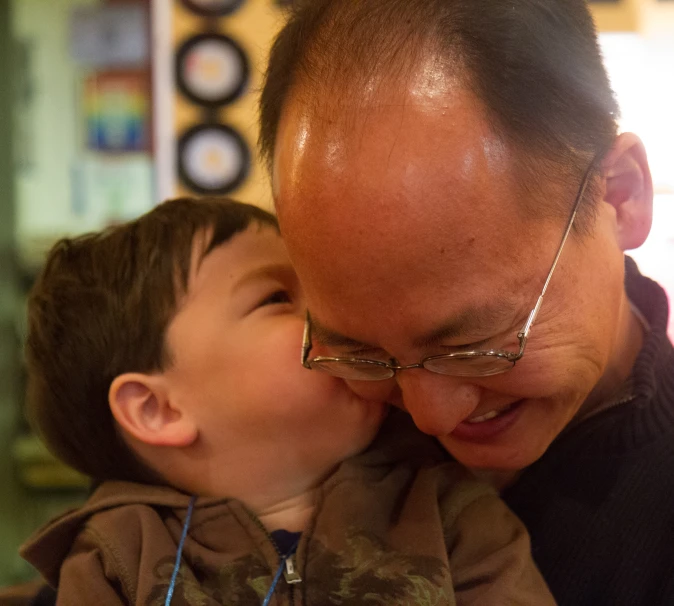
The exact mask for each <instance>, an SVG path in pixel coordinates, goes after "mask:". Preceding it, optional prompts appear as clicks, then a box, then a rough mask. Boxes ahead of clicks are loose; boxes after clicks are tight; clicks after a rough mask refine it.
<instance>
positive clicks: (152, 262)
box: [26, 198, 278, 483]
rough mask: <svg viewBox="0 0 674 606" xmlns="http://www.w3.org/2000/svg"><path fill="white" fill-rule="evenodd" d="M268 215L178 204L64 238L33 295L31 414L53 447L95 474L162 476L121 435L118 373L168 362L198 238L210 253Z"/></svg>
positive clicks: (223, 204) (269, 221) (213, 204)
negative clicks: (113, 397) (114, 393)
mask: <svg viewBox="0 0 674 606" xmlns="http://www.w3.org/2000/svg"><path fill="white" fill-rule="evenodd" d="M251 224H258V225H260V226H270V227H272V228H273V229H276V230H277V229H278V226H277V223H276V219H275V217H274V216H273V215H271V214H269V213H268V212H266V211H264V210H262V209H260V208H257V207H255V206H250V205H248V204H241V203H238V202H233V201H230V200H219V199H203V200H196V199H189V198H181V199H177V200H171V201H168V202H165V203H163V204H161V205H159V206H158V207H157V208H155V209H154V210H152V211H150V212H149V213H147V214H146V215H143V216H142V217H140V218H139V219H137V220H135V221H132V222H130V223H126V224H124V225H120V226H116V227H112V228H110V229H107V230H105V231H103V232H101V233H95V234H88V235H84V236H80V237H77V238H73V239H64V240H61V241H60V242H58V243H57V244H56V245H55V246H54V247H53V248H52V250H51V252H50V253H49V255H48V258H47V261H46V264H45V266H44V269H43V271H42V273H41V275H40V276H39V278H38V280H37V282H36V284H35V286H34V287H33V290H32V292H31V294H30V297H29V300H28V338H27V342H26V361H27V367H28V398H27V406H28V416H29V418H30V420H31V422H32V424H33V426H34V427H35V429H36V431H37V432H38V434H39V435H40V437H41V438H42V439H43V440H44V442H45V443H46V445H47V447H48V448H49V449H50V450H51V451H52V452H53V453H54V454H55V455H56V456H57V457H59V458H60V459H62V460H63V461H64V462H66V463H67V464H69V465H71V466H72V467H74V468H75V469H78V470H79V471H81V472H82V473H84V474H87V475H89V476H90V477H92V478H94V479H95V480H98V481H102V480H129V481H136V482H146V483H147V482H155V481H159V479H158V478H157V477H156V476H155V475H154V474H153V473H152V471H151V470H148V469H146V468H145V466H144V465H142V464H141V463H140V462H139V461H138V460H137V458H136V457H135V456H134V455H133V453H132V452H131V450H130V449H129V448H128V447H127V446H126V443H125V442H124V441H123V439H122V438H121V437H120V435H119V433H118V430H117V426H116V424H115V421H114V419H113V417H112V413H111V411H110V407H109V404H108V391H109V389H110V385H111V383H112V381H113V380H114V378H115V377H117V376H119V375H120V374H123V373H125V372H142V373H150V372H155V371H161V370H163V369H165V368H166V367H168V366H170V364H171V353H170V352H169V351H167V348H166V343H165V333H166V329H167V327H168V325H169V323H170V321H171V320H172V318H173V317H174V315H175V313H176V312H177V311H178V307H179V305H180V300H181V297H182V296H183V295H184V293H185V292H186V291H187V285H188V280H189V273H190V263H191V260H192V257H193V246H194V241H195V237H196V236H197V235H199V234H204V235H207V236H209V237H210V240H209V241H208V242H206V246H205V248H204V250H203V253H202V254H203V256H206V255H207V254H208V253H209V252H211V251H212V250H213V249H215V248H216V247H218V246H220V245H221V244H223V243H225V242H227V241H228V240H229V239H230V238H232V237H233V236H234V235H235V234H237V233H239V232H242V231H244V230H245V229H246V228H248V226H250V225H251Z"/></svg>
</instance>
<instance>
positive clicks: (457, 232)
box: [274, 69, 623, 469]
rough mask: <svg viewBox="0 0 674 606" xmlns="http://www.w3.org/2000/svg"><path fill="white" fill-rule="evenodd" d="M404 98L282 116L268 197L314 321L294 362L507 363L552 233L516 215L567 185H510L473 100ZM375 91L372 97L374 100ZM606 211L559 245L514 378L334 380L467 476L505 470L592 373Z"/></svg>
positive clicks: (612, 320)
mask: <svg viewBox="0 0 674 606" xmlns="http://www.w3.org/2000/svg"><path fill="white" fill-rule="evenodd" d="M419 73H422V74H425V75H423V76H420V78H419V81H418V82H414V81H412V82H410V83H409V86H408V87H407V89H406V90H403V91H398V92H390V93H387V92H386V91H385V89H384V87H380V89H378V90H379V92H378V93H377V97H376V98H369V99H365V98H364V99H361V100H354V102H353V103H354V104H353V106H343V105H341V106H340V105H339V104H338V103H333V104H332V105H330V103H329V101H326V100H320V102H315V100H314V102H311V100H309V101H308V102H305V99H304V97H303V96H302V94H301V91H300V94H297V95H295V96H294V97H293V99H291V101H290V103H289V104H288V106H287V107H286V110H285V113H284V116H283V120H282V123H281V125H280V130H279V136H278V139H277V152H276V158H275V169H274V193H275V197H276V205H277V210H278V214H279V220H280V222H281V230H282V233H283V235H284V238H285V239H286V243H287V246H288V250H289V253H290V256H291V259H292V261H293V264H294V265H295V267H296V270H297V272H298V274H299V277H300V280H301V282H302V283H303V286H304V288H305V292H306V296H307V302H308V306H309V309H310V311H311V314H312V318H314V319H315V323H316V325H317V328H316V330H315V339H314V350H313V351H312V355H321V354H322V355H326V354H329V355H339V356H348V357H360V358H370V359H379V360H390V359H391V358H394V359H395V360H396V361H397V362H398V363H399V364H402V365H406V364H414V363H416V362H418V361H419V360H421V359H422V358H424V357H427V356H431V355H437V354H442V353H450V352H453V351H460V350H461V349H462V348H464V347H466V348H469V349H501V348H504V349H508V350H511V351H517V348H518V341H517V336H516V335H517V332H518V331H519V329H520V328H521V327H522V326H523V324H524V323H525V321H526V319H527V316H528V314H529V312H530V311H531V309H532V307H533V306H534V305H535V303H536V300H537V298H538V296H539V294H540V292H541V289H542V286H543V282H544V280H545V277H546V275H547V272H548V270H549V269H550V266H551V263H552V260H553V258H554V255H555V252H556V249H557V247H558V245H559V243H560V240H561V237H562V233H563V230H564V225H565V219H564V218H559V217H557V218H554V219H553V218H551V219H547V220H544V219H542V218H540V216H538V217H534V216H533V213H531V212H528V213H527V211H526V210H525V209H526V208H530V207H531V206H533V207H534V208H535V205H536V204H537V203H540V204H544V203H545V202H546V201H547V199H551V197H553V196H556V197H557V198H559V197H562V198H563V199H562V202H563V203H566V205H567V206H568V208H569V210H570V208H571V205H572V203H573V196H574V191H573V188H574V187H577V186H578V185H579V183H573V184H568V183H566V184H563V186H561V185H560V184H559V183H557V182H556V181H554V180H553V179H550V178H549V176H548V175H544V174H542V175H541V176H540V180H539V182H537V183H536V184H535V185H536V187H532V188H529V189H527V188H526V187H524V186H523V184H522V183H521V182H519V181H518V179H517V174H518V172H517V170H516V166H515V159H516V155H515V153H514V151H513V150H512V148H511V147H509V146H508V145H507V144H506V143H505V142H504V141H503V140H502V139H501V138H499V137H497V136H496V135H495V134H494V133H493V131H492V130H491V129H490V128H489V126H488V124H487V121H486V120H485V119H484V117H483V116H484V114H483V113H482V111H481V107H480V104H479V102H478V101H477V100H476V99H475V98H474V97H472V96H471V95H470V94H469V93H467V92H465V90H463V89H462V88H460V87H458V86H457V85H456V84H455V83H454V82H451V81H445V80H443V79H442V78H434V77H433V70H432V69H431V70H427V71H426V72H424V70H419ZM381 91H384V92H381ZM615 225H616V223H615V214H614V213H613V211H612V210H611V207H610V206H609V205H607V204H600V208H599V214H598V219H597V223H596V226H595V228H594V231H593V234H592V235H591V236H588V237H585V238H582V239H581V238H579V237H576V236H573V237H571V238H570V239H569V241H568V242H567V244H566V248H565V250H564V253H563V255H562V257H561V259H560V262H559V265H558V267H557V270H556V273H555V275H554V278H553V280H552V282H551V284H550V287H549V290H548V294H547V296H546V297H545V299H544V303H543V306H542V308H541V310H540V313H539V315H538V319H537V322H536V324H535V325H534V328H533V330H532V333H531V335H530V339H529V342H528V345H527V349H526V353H525V355H524V357H523V359H522V360H521V361H519V362H518V363H517V365H516V367H515V368H514V369H513V370H511V371H508V372H507V373H505V374H502V375H497V376H492V377H487V378H477V379H473V378H471V379H466V378H453V377H448V376H442V375H437V374H433V373H431V372H429V371H427V370H423V369H414V370H407V371H403V372H400V373H398V375H397V376H396V378H395V379H391V380H388V381H384V382H381V383H368V382H352V387H353V388H354V389H355V390H356V391H359V392H360V393H362V394H364V395H367V396H368V397H373V398H375V397H376V398H379V397H387V398H389V399H390V400H391V401H392V402H394V403H396V404H398V405H400V406H402V407H404V408H405V409H406V410H408V411H409V412H410V414H411V415H412V416H413V418H414V420H415V422H416V424H417V426H418V427H419V428H420V429H421V430H423V431H425V432H427V433H429V434H432V435H435V436H437V437H438V438H439V439H440V441H441V442H442V443H443V444H444V445H445V447H446V448H447V449H448V450H449V451H450V452H451V453H452V454H453V455H454V456H455V457H456V458H457V459H458V460H459V461H461V462H463V463H464V464H466V465H468V466H472V467H483V468H492V469H521V468H523V467H525V466H527V465H529V464H530V463H532V462H533V461H535V460H536V459H537V458H538V457H539V456H540V455H541V454H542V453H543V452H544V451H545V450H546V449H547V447H548V446H549V445H550V443H551V442H552V440H553V439H554V438H555V437H556V436H557V435H558V434H559V433H560V432H561V430H562V429H563V428H564V427H565V426H566V425H567V423H568V422H569V421H570V419H571V418H572V417H573V416H574V414H575V413H576V412H577V411H578V408H579V407H580V405H581V403H582V402H583V400H584V399H585V398H586V397H587V395H588V394H589V393H590V391H591V390H592V389H593V388H594V387H595V386H596V385H597V384H598V383H599V381H600V379H601V378H602V375H603V374H604V372H605V370H606V368H607V365H608V364H609V362H610V359H611V355H612V351H613V348H614V341H615V337H616V334H615V333H616V325H617V324H618V317H619V314H620V311H621V310H620V308H621V305H623V296H622V292H623V291H622V279H623V273H622V272H623V269H622V267H623V261H622V252H621V251H620V249H619V247H618V245H617V243H616V238H615V231H616V227H615Z"/></svg>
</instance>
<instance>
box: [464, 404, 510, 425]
mask: <svg viewBox="0 0 674 606" xmlns="http://www.w3.org/2000/svg"><path fill="white" fill-rule="evenodd" d="M510 408H511V407H510V406H508V408H504V409H503V410H492V411H490V412H488V413H486V414H483V415H480V416H479V417H473V418H472V419H466V423H484V422H485V421H491V420H492V419H494V418H496V417H498V416H499V415H502V414H503V413H504V412H508V411H509V410H510Z"/></svg>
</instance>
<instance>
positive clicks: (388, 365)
mask: <svg viewBox="0 0 674 606" xmlns="http://www.w3.org/2000/svg"><path fill="white" fill-rule="evenodd" d="M394 362H397V360H395V358H391V360H390V361H389V362H387V363H386V368H389V369H391V370H392V371H393V374H394V376H395V375H396V374H397V373H398V371H400V370H412V369H414V368H422V369H423V368H424V360H422V361H421V362H417V363H416V364H407V365H406V366H401V365H400V364H397V363H396V364H394ZM391 378H393V377H391Z"/></svg>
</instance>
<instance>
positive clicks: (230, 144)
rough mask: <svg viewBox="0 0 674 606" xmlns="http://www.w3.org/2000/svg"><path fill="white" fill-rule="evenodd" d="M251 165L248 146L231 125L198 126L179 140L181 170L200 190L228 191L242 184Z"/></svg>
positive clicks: (194, 187) (222, 193)
mask: <svg viewBox="0 0 674 606" xmlns="http://www.w3.org/2000/svg"><path fill="white" fill-rule="evenodd" d="M249 169H250V151H249V150H248V146H247V145H246V142H245V141H244V140H243V138H242V137H241V135H239V133H237V132H236V131H235V130H234V129H233V128H230V127H229V126H225V125H223V124H204V125H200V126H195V127H193V128H191V129H190V130H188V131H187V132H186V133H184V134H183V136H182V137H181V138H180V141H179V142H178V174H179V175H180V178H181V179H182V181H183V182H184V183H185V185H187V186H188V187H189V188H190V189H192V190H193V191H195V192H197V193H200V194H212V195H224V194H227V193H229V192H231V191H233V190H235V189H236V188H237V187H238V186H239V185H241V183H242V182H243V181H244V180H245V179H246V177H247V176H248V170H249Z"/></svg>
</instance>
